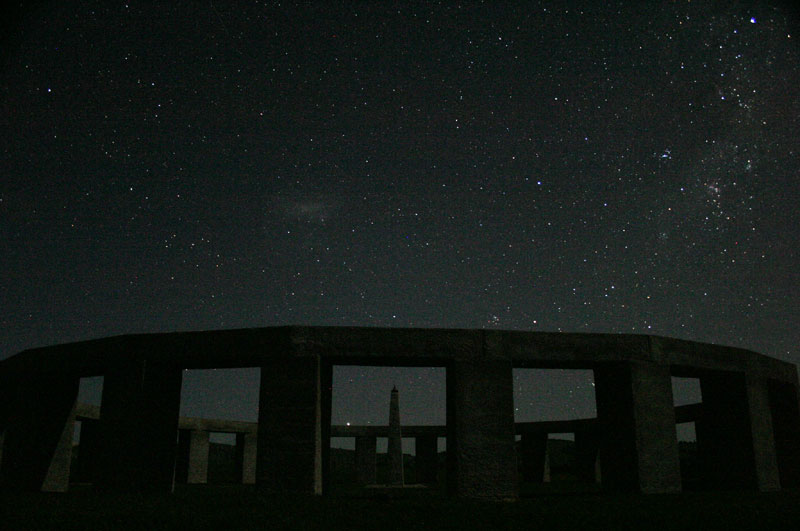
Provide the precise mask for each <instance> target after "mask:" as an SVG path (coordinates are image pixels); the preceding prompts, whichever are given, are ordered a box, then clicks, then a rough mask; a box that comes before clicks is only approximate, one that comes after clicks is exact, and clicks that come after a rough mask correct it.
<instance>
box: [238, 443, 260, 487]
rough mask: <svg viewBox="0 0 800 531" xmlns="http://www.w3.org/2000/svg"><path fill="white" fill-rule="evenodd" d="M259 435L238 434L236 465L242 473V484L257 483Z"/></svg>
mask: <svg viewBox="0 0 800 531" xmlns="http://www.w3.org/2000/svg"><path fill="white" fill-rule="evenodd" d="M257 448H258V434H257V433H237V434H236V465H237V467H238V468H239V470H240V471H241V482H242V484H244V485H253V484H255V482H256V452H257V451H258V450H257Z"/></svg>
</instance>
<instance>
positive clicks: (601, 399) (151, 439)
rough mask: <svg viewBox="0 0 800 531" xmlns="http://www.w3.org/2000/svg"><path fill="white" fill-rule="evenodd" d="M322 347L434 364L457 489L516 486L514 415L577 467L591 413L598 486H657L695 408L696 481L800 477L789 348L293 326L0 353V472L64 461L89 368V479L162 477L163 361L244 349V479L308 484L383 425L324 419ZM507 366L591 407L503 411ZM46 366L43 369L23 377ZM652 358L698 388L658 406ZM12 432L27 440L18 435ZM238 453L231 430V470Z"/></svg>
mask: <svg viewBox="0 0 800 531" xmlns="http://www.w3.org/2000/svg"><path fill="white" fill-rule="evenodd" d="M333 364H353V365H358V364H363V365H398V366H439V367H447V381H448V389H447V393H448V404H447V405H448V425H447V427H446V435H447V437H448V477H449V479H448V483H449V490H450V492H452V493H454V494H457V495H460V496H467V497H487V498H506V499H513V498H514V497H515V496H516V489H517V487H516V484H517V478H516V475H515V470H516V467H515V465H514V464H513V463H514V459H515V454H514V451H513V448H514V443H513V433H514V431H516V432H517V433H519V434H529V433H530V434H534V433H540V434H541V433H545V434H546V433H548V432H564V431H571V432H575V433H576V452H577V454H578V460H579V469H580V470H584V472H585V474H584V473H581V475H585V476H586V478H587V479H588V478H589V475H590V468H591V467H590V461H591V453H592V450H591V445H584V444H583V443H582V442H581V441H579V440H578V439H580V437H579V436H578V433H582V432H583V431H584V430H587V429H591V427H592V426H593V425H594V424H597V426H598V429H599V430H600V431H599V432H598V433H600V434H601V435H602V436H601V438H600V440H599V443H598V444H599V447H600V460H599V461H598V462H600V463H601V465H602V470H603V476H604V478H603V482H604V484H605V485H606V486H609V487H612V488H620V489H631V490H639V491H643V492H670V491H674V490H676V488H679V487H676V485H679V483H680V479H679V477H677V473H678V470H679V468H678V466H677V457H676V455H677V444H676V442H675V440H674V423H675V421H676V420H678V421H683V422H686V421H694V422H696V428H697V434H698V446H699V453H700V456H701V458H702V460H703V461H704V475H705V480H706V483H707V484H708V485H711V486H716V487H718V488H723V487H724V488H741V487H752V488H756V487H757V488H760V489H762V490H771V489H774V488H776V487H777V485H778V480H780V483H781V484H783V485H784V486H791V485H798V484H800V457H798V456H800V408H798V403H797V401H798V381H797V373H796V368H795V366H794V365H792V364H789V363H785V362H782V361H779V360H775V359H772V358H768V357H766V356H761V355H759V354H757V353H754V352H751V351H747V350H744V349H738V348H733V347H723V346H718V345H708V344H701V343H694V342H689V341H683V340H678V339H671V338H662V337H655V336H643V335H612V334H564V333H532V332H517V331H513V332H512V331H497V330H492V331H483V330H449V329H379V328H360V327H303V326H290V327H274V328H263V329H250V330H224V331H207V332H185V333H168V334H147V335H127V336H119V337H112V338H104V339H99V340H92V341H85V342H79V343H72V344H68V345H58V346H53V347H45V348H37V349H31V350H28V351H25V352H22V353H20V354H18V355H16V356H13V357H11V358H9V359H7V360H3V361H0V433H2V436H0V437H2V438H3V439H4V443H3V444H2V448H1V449H0V452H2V453H0V484H3V485H5V486H7V487H11V488H27V489H29V490H36V489H40V488H42V487H45V488H54V487H53V485H55V484H58V481H56V482H55V483H53V482H49V481H50V480H49V479H47V478H48V477H49V478H50V479H52V478H55V477H58V476H59V474H60V475H61V476H62V477H63V475H64V473H63V467H62V468H59V466H58V465H57V463H59V462H61V463H64V462H65V460H64V459H62V458H59V457H58V456H59V455H62V454H60V453H59V450H58V449H59V448H68V445H66V444H65V443H64V441H66V440H67V438H68V435H69V434H71V432H70V431H69V430H68V429H67V426H66V424H67V423H68V422H70V421H69V418H71V415H70V414H69V411H70V408H71V407H72V404H73V402H74V396H72V390H70V389H71V388H70V386H72V385H75V386H76V385H77V378H78V377H80V376H98V375H105V377H106V379H105V383H104V393H103V413H102V421H101V424H100V430H99V435H98V437H97V440H98V446H97V447H98V450H97V452H96V453H97V459H96V463H95V466H94V469H95V470H94V472H93V474H94V476H95V477H94V482H95V483H96V484H97V485H99V486H101V487H107V488H115V489H116V488H119V489H130V488H137V489H138V488H161V489H168V488H169V487H170V486H171V482H172V474H173V470H174V466H175V450H176V445H175V437H176V430H177V423H178V420H177V416H178V415H177V411H178V402H179V395H180V372H179V371H180V370H181V369H183V368H186V369H189V368H211V367H220V368H222V367H254V366H255V367H264V368H266V369H267V371H268V373H267V374H266V375H265V374H264V371H263V370H262V389H261V399H260V417H259V422H260V426H261V429H259V430H258V437H257V441H258V451H257V452H255V453H256V454H257V458H256V461H257V464H258V466H257V473H256V476H257V479H258V482H259V483H260V484H262V485H264V486H268V487H271V488H276V489H289V490H297V491H302V492H315V493H319V492H320V491H322V490H324V489H325V487H326V484H325V482H326V481H327V478H328V476H329V474H327V473H326V472H327V466H328V462H329V439H330V436H331V435H332V434H333V435H336V436H363V437H376V436H387V434H388V427H372V426H368V427H364V426H356V427H352V426H351V427H343V426H333V427H331V426H330V396H331V385H330V383H331V367H332V365H333ZM512 366H514V367H561V368H589V369H595V371H596V384H597V393H596V394H597V402H598V417H599V419H597V420H594V419H579V420H573V421H566V422H567V424H560V423H519V424H517V425H516V427H515V426H514V423H513V403H512V396H511V375H510V368H511V367H512ZM45 374H48V375H50V376H47V378H52V382H54V383H53V385H52V386H50V385H49V384H48V385H44V384H42V383H41V381H38V380H37V379H40V378H42V377H43V376H42V375H45ZM669 374H672V375H673V376H689V377H697V378H700V380H701V387H702V393H703V404H702V405H700V406H697V405H692V406H682V407H680V408H673V407H672V404H671V402H670V400H671V397H670V392H671V391H670V389H669V377H668V376H669ZM56 375H57V376H56ZM66 375H71V376H69V378H67V376H66ZM67 379H70V380H71V381H72V383H70V384H69V385H67V384H65V383H64V382H65V381H66V380H67ZM37 381H38V383H37ZM28 382H32V386H27V383H28ZM21 383H24V384H25V385H19V384H21ZM37 386H39V388H40V389H41V390H42V391H44V389H45V388H47V391H48V397H47V398H45V399H44V400H41V401H39V402H37V403H33V401H31V396H33V395H36V389H37ZM20 389H22V390H21V391H20ZM50 391H52V393H51V392H50ZM40 394H41V393H40ZM70 397H71V398H70ZM82 414H83V413H82V412H79V413H78V418H81V415H82ZM26 418H27V420H26ZM219 422H220V421H211V420H208V419H183V420H181V424H180V426H181V428H185V429H196V430H205V431H209V429H210V426H211V425H212V424H213V425H216V424H218V423H219ZM226 426H227V427H226V428H224V429H219V428H217V429H216V430H214V431H226V432H232V433H240V434H245V435H243V436H242V441H244V440H246V439H247V437H248V436H250V437H252V435H253V434H254V433H256V430H255V427H254V426H253V424H248V423H241V422H236V421H227V424H226ZM444 429H445V428H443V427H441V426H416V427H415V426H408V427H403V435H405V436H413V437H435V436H444V435H445V432H444V431H443V430H444ZM508 430H510V435H509V434H508V433H507V431H508ZM68 432H69V433H68ZM670 432H671V433H672V437H670V436H669V434H670ZM87 433H88V432H87ZM28 441H33V443H32V445H30V447H29V448H24V447H23V446H24V445H27V442H28ZM245 453H246V452H245V445H241V451H240V454H241V462H242V467H243V478H244V477H246V475H247V474H246V473H245V472H244V469H245V462H246V461H247V460H248V459H249V458H246V457H245ZM251 453H252V452H251ZM584 454H585V455H584ZM84 455H89V452H86V453H85V454H84ZM248 455H249V454H248ZM582 455H583V456H584V457H581V456H582ZM62 457H63V455H62ZM584 461H585V462H584ZM20 463H23V464H20ZM478 463H480V464H478ZM187 467H188V463H187ZM523 468H524V466H523ZM58 470H62V472H57V471H58ZM251 470H252V468H251ZM76 473H77V471H76ZM81 474H83V473H82V472H81V473H79V474H78V476H77V477H81ZM186 474H187V476H188V468H187V470H186ZM48 482H49V483H48ZM62 483H63V482H62ZM48 485H49V486H48ZM58 488H60V487H58Z"/></svg>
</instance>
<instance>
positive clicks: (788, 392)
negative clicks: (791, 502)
mask: <svg viewBox="0 0 800 531" xmlns="http://www.w3.org/2000/svg"><path fill="white" fill-rule="evenodd" d="M768 387H769V405H770V412H771V414H772V426H773V429H774V430H775V431H774V433H775V453H776V454H777V460H778V472H779V474H780V480H781V487H782V488H784V489H787V488H793V487H797V486H799V485H800V407H798V393H797V384H796V383H791V382H779V381H776V380H771V381H770V382H769V383H768Z"/></svg>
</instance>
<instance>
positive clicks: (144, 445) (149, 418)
mask: <svg viewBox="0 0 800 531" xmlns="http://www.w3.org/2000/svg"><path fill="white" fill-rule="evenodd" d="M180 399H181V371H180V369H178V368H175V367H169V366H165V365H161V364H159V363H157V362H155V361H152V360H130V359H128V360H119V361H118V362H116V363H115V364H114V365H113V366H112V367H109V368H108V369H107V371H106V373H105V378H104V380H103V399H102V403H101V406H100V430H101V437H102V440H101V441H100V448H99V449H98V450H99V451H98V456H97V460H96V461H95V463H96V467H95V482H94V483H95V485H97V486H98V487H100V488H103V489H113V490H160V491H167V492H169V491H171V490H172V486H173V478H174V471H175V451H176V444H175V443H176V438H177V435H178V412H179V407H180Z"/></svg>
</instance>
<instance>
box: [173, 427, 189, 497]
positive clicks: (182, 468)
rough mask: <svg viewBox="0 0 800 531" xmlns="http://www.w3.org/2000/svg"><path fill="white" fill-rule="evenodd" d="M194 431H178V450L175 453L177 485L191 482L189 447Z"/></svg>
mask: <svg viewBox="0 0 800 531" xmlns="http://www.w3.org/2000/svg"><path fill="white" fill-rule="evenodd" d="M191 433H192V430H178V448H177V450H176V452H175V483H180V484H182V485H185V484H186V483H187V482H188V481H189V446H190V445H191V439H192V437H191Z"/></svg>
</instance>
